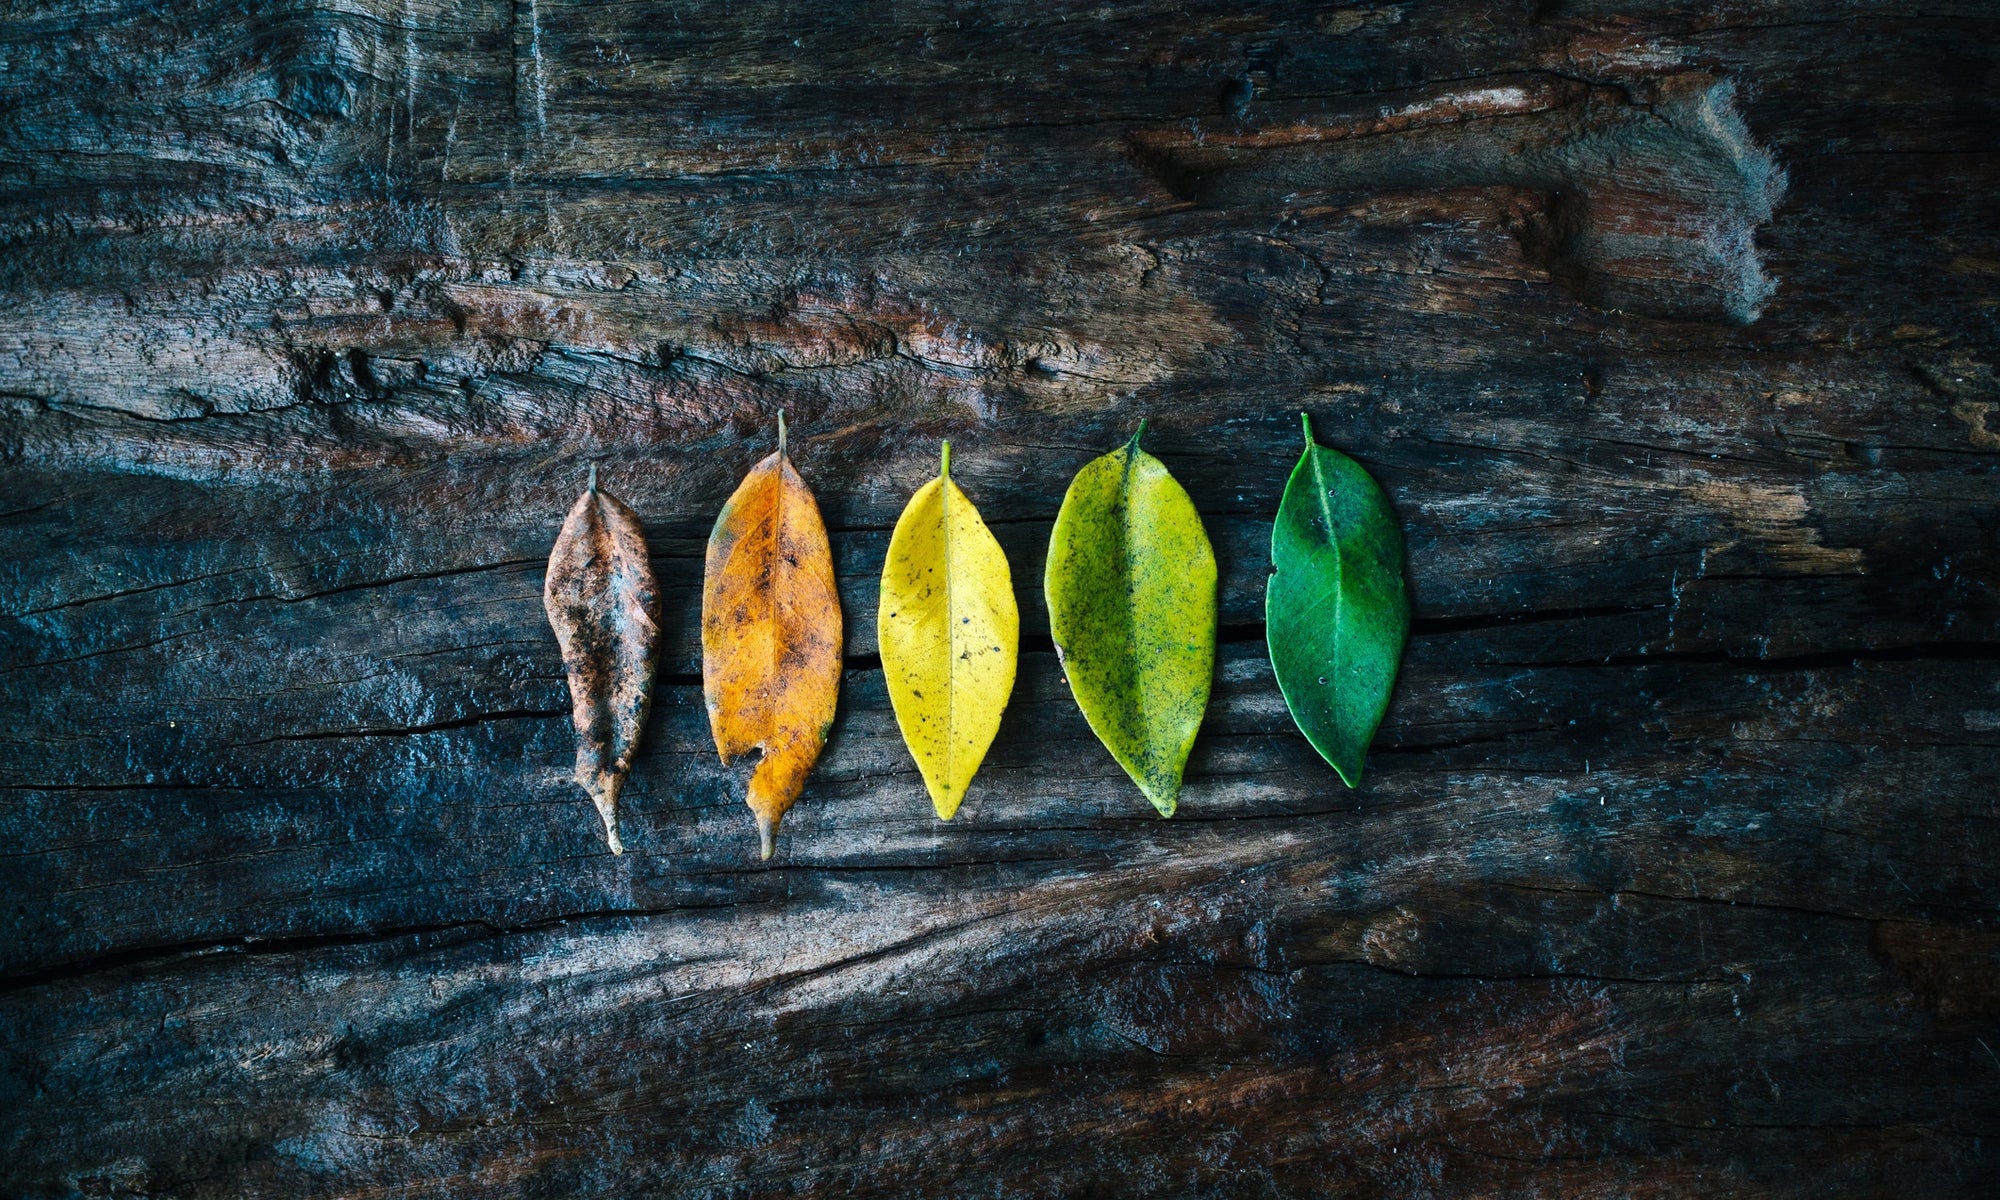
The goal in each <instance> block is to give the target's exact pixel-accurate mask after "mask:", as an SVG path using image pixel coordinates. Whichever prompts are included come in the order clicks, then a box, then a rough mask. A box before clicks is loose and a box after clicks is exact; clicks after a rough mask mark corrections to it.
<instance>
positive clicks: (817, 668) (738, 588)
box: [701, 416, 841, 858]
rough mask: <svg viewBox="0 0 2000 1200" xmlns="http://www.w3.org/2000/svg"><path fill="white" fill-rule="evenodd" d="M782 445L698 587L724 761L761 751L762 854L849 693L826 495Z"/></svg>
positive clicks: (704, 671)
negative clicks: (816, 494) (823, 512)
mask: <svg viewBox="0 0 2000 1200" xmlns="http://www.w3.org/2000/svg"><path fill="white" fill-rule="evenodd" d="M784 429H785V425H784V418H783V417H782V416H781V417H780V418H779V419H778V451H777V453H775V454H772V455H771V456H769V457H768V458H766V459H764V461H763V462H760V463H758V464H757V465H756V466H755V467H753V468H751V470H750V474H749V475H747V476H745V477H744V479H743V482H742V483H741V484H740V485H738V486H737V488H736V493H735V494H734V495H732V496H730V498H729V503H728V504H726V505H724V506H723V509H722V515H721V516H719V517H717V518H716V520H715V532H713V533H712V534H710V535H709V539H708V565H707V570H706V573H705V576H704V578H703V581H702V595H701V680H702V689H703V691H704V692H705V693H706V694H707V697H708V721H709V726H710V728H711V729H713V730H714V732H715V748H716V749H717V750H718V751H720V752H721V754H722V761H723V762H724V763H725V764H727V763H728V762H730V761H731V760H732V759H734V758H736V757H737V756H739V755H742V754H745V753H748V752H749V751H750V750H752V749H762V750H763V752H764V756H763V758H762V759H761V760H760V761H759V762H758V763H757V770H756V772H755V773H754V774H752V775H751V776H750V790H749V795H748V796H747V797H745V802H746V803H748V804H749V805H750V811H751V812H753V813H755V814H756V816H757V831H758V833H759V834H760V835H761V837H762V841H763V855H764V857H765V858H769V857H771V853H772V850H773V849H774V847H775V844H776V836H777V831H778V822H779V821H780V820H782V819H783V818H784V815H785V812H786V810H788V809H790V808H791V807H792V802H793V801H794V800H796V799H798V795H799V792H800V790H802V789H803V788H804V787H805V782H806V776H807V775H808V774H809V773H811V771H812V768H813V763H814V762H816V761H817V760H818V759H819V752H820V748H821V747H822V746H824V745H825V744H826V734H827V729H828V727H829V726H831V725H832V724H833V707H834V700H835V699H836V697H837V696H838V695H839V692H840V638H841V626H840V596H839V594H838V593H836V592H835V591H834V585H833V548H832V547H831V546H829V545H828V544H827V540H826V525H825V524H824V523H823V522H822V521H821V520H820V515H819V504H818V502H817V501H815V500H814V499H813V494H812V492H811V491H809V490H808V489H807V488H806V484H805V480H803V479H801V478H799V473H798V471H796V470H794V469H793V467H792V462H791V460H790V459H789V458H787V457H785V433H784Z"/></svg>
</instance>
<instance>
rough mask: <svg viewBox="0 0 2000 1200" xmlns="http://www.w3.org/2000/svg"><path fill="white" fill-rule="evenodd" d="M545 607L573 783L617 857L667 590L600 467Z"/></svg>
mask: <svg viewBox="0 0 2000 1200" xmlns="http://www.w3.org/2000/svg"><path fill="white" fill-rule="evenodd" d="M542 606H543V607H544V608H546V609H547V610H548V613H549V624H550V625H551V626H553V627H554V629H555V631H556V641H557V643H558V644H560V645H561V646H562V655H563V670H564V671H566V672H567V673H568V674H569V696H570V705H571V710H570V716H571V718H572V719H573V720H574V721H575V722H576V739H577V740H576V781H577V782H578V783H580V784H582V785H583V787H584V790H585V791H587V792H589V793H590V798H591V800H592V801H593V802H595V803H596V805H597V811H598V814H599V815H600V816H602V817H603V818H604V836H605V840H607V841H608V842H610V843H611V852H612V853H613V854H623V853H625V846H624V843H622V842H620V841H619V840H618V792H619V790H620V789H621V788H623V787H624V786H625V776H626V775H627V774H629V773H630V772H631V770H632V756H633V755H634V754H635V753H637V752H638V749H639V731H640V730H641V729H643V728H645V725H646V709H647V706H648V705H649V704H650V703H651V701H652V698H653V667H654V664H655V662H656V661H657V660H658V658H659V653H660V589H659V585H658V584H656V583H655V582H654V581H653V567H652V564H651V563H649V562H648V561H647V558H646V538H645V535H644V532H643V530H642V529H641V528H640V525H639V518H638V516H637V515H636V514H634V513H633V511H632V510H631V509H629V508H627V507H625V505H624V503H623V502H621V501H619V500H618V499H616V498H615V497H613V496H611V495H610V494H609V493H607V492H601V491H599V490H598V488H597V468H596V467H594V466H593V467H592V468H591V469H590V488H589V490H587V491H586V492H584V494H583V495H582V496H580V497H578V499H577V502H576V507H574V508H572V509H570V510H569V516H568V517H566V518H564V520H563V527H562V532H561V533H560V534H558V535H557V536H556V546H555V549H554V550H553V551H551V552H550V553H549V573H548V579H547V582H546V583H545V584H544V585H543V587H542Z"/></svg>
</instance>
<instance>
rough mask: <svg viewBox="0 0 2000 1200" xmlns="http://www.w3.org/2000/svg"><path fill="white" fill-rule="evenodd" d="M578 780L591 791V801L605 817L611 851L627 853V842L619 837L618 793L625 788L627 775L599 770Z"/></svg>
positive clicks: (606, 839)
mask: <svg viewBox="0 0 2000 1200" xmlns="http://www.w3.org/2000/svg"><path fill="white" fill-rule="evenodd" d="M579 774H581V773H579ZM578 782H580V783H582V784H583V787H584V790H585V791H587V792H589V793H590V801H591V803H592V804H595V805H596V806H597V815H598V816H599V817H602V818H603V819H604V840H605V842H606V843H607V844H608V845H609V846H610V847H611V853H613V854H623V853H625V843H624V842H622V841H620V840H619V839H618V793H619V792H620V791H622V790H624V787H625V777H624V776H623V775H617V774H614V773H612V772H610V771H598V772H595V773H593V774H591V775H589V776H588V777H582V778H579V780H578Z"/></svg>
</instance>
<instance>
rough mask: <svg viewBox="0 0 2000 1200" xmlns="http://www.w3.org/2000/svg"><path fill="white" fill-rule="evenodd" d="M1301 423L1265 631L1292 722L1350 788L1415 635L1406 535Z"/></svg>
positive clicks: (1362, 481)
mask: <svg viewBox="0 0 2000 1200" xmlns="http://www.w3.org/2000/svg"><path fill="white" fill-rule="evenodd" d="M1302 419H1304V418H1303V417H1302ZM1304 420H1305V437H1306V449H1305V453H1304V454H1303V455H1301V456H1300V457H1299V461H1298V465H1297V466H1296V467H1294V468H1292V477H1291V479H1290V481H1289V482H1287V483H1286V484H1285V494H1284V498H1283V499H1282V500H1281V501H1280V502H1279V505H1278V519H1277V523H1276V524H1275V525H1273V526H1272V528H1271V568H1272V574H1271V579H1270V582H1269V584H1268V585H1267V586H1266V589H1265V592H1264V636H1265V638H1266V641H1267V644H1268V645H1269V647H1270V651H1271V667H1272V669H1273V670H1274V671H1275V672H1276V673H1277V677H1278V687H1279V689H1280V690H1281V691H1283V692H1284V694H1285V704H1286V706H1287V707H1289V708H1290V709H1291V711H1292V719H1293V720H1294V721H1296V722H1298V726H1299V730H1300V732H1302V733H1304V734H1305V735H1306V740H1307V741H1309V742H1311V743H1312V745H1313V748H1314V749H1315V750H1318V751H1319V752H1320V755H1321V756H1322V757H1324V758H1325V759H1326V761H1327V762H1329V763H1331V764H1333V769H1334V770H1336V771H1338V772H1340V777H1341V779H1342V780H1344V781H1345V782H1346V783H1347V785H1348V786H1349V787H1353V786H1355V785H1356V784H1358V783H1359V782H1360V781H1361V764H1362V760H1363V759H1365V758H1366V757H1367V754H1368V743H1369V742H1370V741H1372V740H1373V739H1374V737H1375V727H1376V726H1377V725H1379V724H1381V723H1382V714H1383V713H1384V712H1386V711H1387V710H1388V707H1389V694H1390V692H1391V691H1392V690H1393V689H1394V688H1395V685H1396V670H1397V667H1398V666H1399V665H1400V664H1401V662H1402V657H1403V643H1404V641H1405V640H1407V638H1408V637H1409V632H1410V601H1409V596H1408V594H1407V593H1406V591H1405V589H1404V586H1403V533H1402V530H1401V529H1400V528H1399V527H1398V526H1397V524H1396V514H1395V511H1394V510H1393V509H1391V508H1390V507H1389V498H1388V496H1386V495H1384V494H1383V492H1382V489H1381V487H1380V486H1378V485H1377V484H1376V482H1375V480H1374V479H1372V478H1371V477H1370V476H1369V474H1368V472H1367V471H1366V470H1365V469H1363V467H1362V466H1361V464H1360V463H1357V462H1355V461H1354V460H1353V459H1351V458H1349V457H1348V456H1347V455H1345V454H1342V453H1341V452H1340V451H1338V450H1333V449H1330V448H1328V447H1326V446H1322V445H1319V444H1318V443H1317V442H1315V441H1313V437H1312V423H1311V421H1310V420H1309V419H1304Z"/></svg>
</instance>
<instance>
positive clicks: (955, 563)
mask: <svg viewBox="0 0 2000 1200" xmlns="http://www.w3.org/2000/svg"><path fill="white" fill-rule="evenodd" d="M876 633H877V640H878V641H879V642H880V644H881V647H882V670H883V672H884V674H885V675H886V677H887V681H888V685H889V700H890V703H891V704H893V705H894V706H895V710H896V724H897V725H898V726H899V727H900V728H901V730H902V733H903V743H904V744H905V745H907V746H908V747H909V748H910V754H911V756H912V757H914V758H915V759H916V760H917V769H918V770H919V771H920V772H921V773H922V774H923V777H924V787H925V788H926V789H927V790H928V791H929V792H930V797H931V805H932V807H933V808H934V809H935V810H936V811H937V815H938V816H939V817H941V818H943V819H945V820H947V821H948V820H950V819H951V817H952V815H953V814H954V813H956V812H957V811H958V806H959V804H960V803H961V802H962V801H963V800H964V799H965V790H966V788H967V787H969V786H970V785H971V783H972V777H973V776H974V775H975V774H977V773H978V771H979V764H980V763H981V762H982V761H984V760H985V758H986V750H987V747H989V746H991V745H992V744H993V735H994V734H995V733H997V732H999V729H1000V715H1001V713H1003V712H1004V711H1006V708H1007V698H1008V697H1009V696H1010V695H1012V693H1013V691H1014V664H1015V658H1016V656H1017V654H1018V653H1019V650H1020V633H1021V615H1020V610H1019V609H1018V607H1017V606H1016V605H1015V603H1014V579H1013V574H1012V572H1010V571H1009V570H1008V568H1007V556H1006V554H1005V553H1004V552H1003V551H1002V550H1001V549H1000V543H999V542H998V541H996V540H994V537H993V532H992V531H991V530H989V529H987V528H986V522H984V521H982V520H980V518H979V510H978V509H977V508H974V507H973V504H972V500H971V499H970V498H969V497H967V496H966V494H965V492H964V491H962V490H961V489H960V488H959V486H958V484H957V483H956V482H954V481H953V480H952V477H951V443H949V442H947V443H945V445H944V450H943V455H942V463H941V469H940V471H939V474H938V477H937V478H935V479H933V480H931V481H930V482H929V483H926V484H925V485H924V486H923V487H921V488H919V489H917V494H916V495H914V496H912V497H911V498H910V503H909V505H908V506H907V507H905V508H904V509H903V515H902V516H901V517H900V518H898V519H897V521H896V531H895V533H894V534H893V535H892V536H891V537H890V539H889V554H888V557H887V559H886V560H885V561H884V562H883V564H882V599H881V605H880V607H879V608H878V609H877V611H876Z"/></svg>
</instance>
